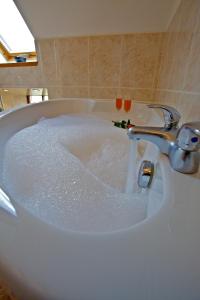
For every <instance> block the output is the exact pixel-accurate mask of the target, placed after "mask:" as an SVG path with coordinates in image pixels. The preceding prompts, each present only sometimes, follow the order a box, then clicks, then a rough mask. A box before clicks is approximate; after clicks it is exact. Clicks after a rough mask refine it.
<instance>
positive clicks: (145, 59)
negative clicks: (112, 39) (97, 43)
mask: <svg viewBox="0 0 200 300" xmlns="http://www.w3.org/2000/svg"><path fill="white" fill-rule="evenodd" d="M160 47H161V34H131V35H125V36H124V37H123V46H122V61H121V79H120V82H121V86H124V87H133V88H153V85H154V81H155V76H156V70H157V67H158V61H159V55H160Z"/></svg>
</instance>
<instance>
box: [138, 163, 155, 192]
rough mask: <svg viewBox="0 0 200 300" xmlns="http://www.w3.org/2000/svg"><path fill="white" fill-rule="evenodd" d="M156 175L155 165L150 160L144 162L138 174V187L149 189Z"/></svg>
mask: <svg viewBox="0 0 200 300" xmlns="http://www.w3.org/2000/svg"><path fill="white" fill-rule="evenodd" d="M153 175H154V164H153V163H152V162H151V161H149V160H143V162H142V163H141V165H140V169H139V173H138V186H139V187H141V188H145V189H146V188H149V187H150V185H151V183H152V179H153Z"/></svg>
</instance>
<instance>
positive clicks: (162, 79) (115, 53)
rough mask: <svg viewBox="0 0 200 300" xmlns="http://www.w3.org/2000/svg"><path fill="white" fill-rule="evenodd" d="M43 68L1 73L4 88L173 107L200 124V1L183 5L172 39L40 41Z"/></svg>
mask: <svg viewBox="0 0 200 300" xmlns="http://www.w3.org/2000/svg"><path fill="white" fill-rule="evenodd" d="M37 48H38V56H39V64H38V66H37V67H24V68H22V67H21V68H20V67H18V68H0V87H47V88H48V90H49V96H50V98H59V97H83V98H85V97H91V98H104V99H110V98H115V97H116V96H117V95H121V96H123V97H131V98H134V99H136V100H142V101H156V102H163V103H167V104H169V105H170V104H171V105H174V106H176V107H177V109H178V110H179V111H180V112H181V113H182V114H185V115H186V117H187V118H189V119H192V120H194V119H200V50H199V49H200V0H182V1H181V4H180V6H179V8H178V10H177V12H176V14H175V16H174V18H173V20H172V22H171V24H170V26H169V29H168V31H167V32H166V33H138V34H128V35H110V36H94V37H74V38H63V39H48V40H39V41H37Z"/></svg>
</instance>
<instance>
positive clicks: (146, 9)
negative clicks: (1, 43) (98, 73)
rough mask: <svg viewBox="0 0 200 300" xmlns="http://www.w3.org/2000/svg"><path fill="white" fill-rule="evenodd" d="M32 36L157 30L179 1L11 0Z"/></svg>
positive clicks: (165, 23)
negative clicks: (13, 0)
mask: <svg viewBox="0 0 200 300" xmlns="http://www.w3.org/2000/svg"><path fill="white" fill-rule="evenodd" d="M15 3H16V5H17V6H18V8H19V10H20V12H21V13H22V15H23V17H24V19H25V21H26V23H27V24H28V26H29V28H30V30H31V31H32V33H33V35H34V36H35V38H50V37H62V36H63V37H64V36H81V35H94V34H112V33H130V32H161V31H165V30H166V29H167V26H168V24H169V22H170V20H171V19H172V16H173V15H174V12H175V11H176V9H177V7H178V5H179V3H180V0H15Z"/></svg>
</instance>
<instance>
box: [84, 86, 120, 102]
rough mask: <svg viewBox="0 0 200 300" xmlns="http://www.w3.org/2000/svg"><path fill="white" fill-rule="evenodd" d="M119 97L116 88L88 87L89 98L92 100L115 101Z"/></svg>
mask: <svg viewBox="0 0 200 300" xmlns="http://www.w3.org/2000/svg"><path fill="white" fill-rule="evenodd" d="M118 95H119V89H118V88H104V87H102V88H100V87H90V88H89V97H90V98H94V99H115V98H116V97H117V96H118Z"/></svg>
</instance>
